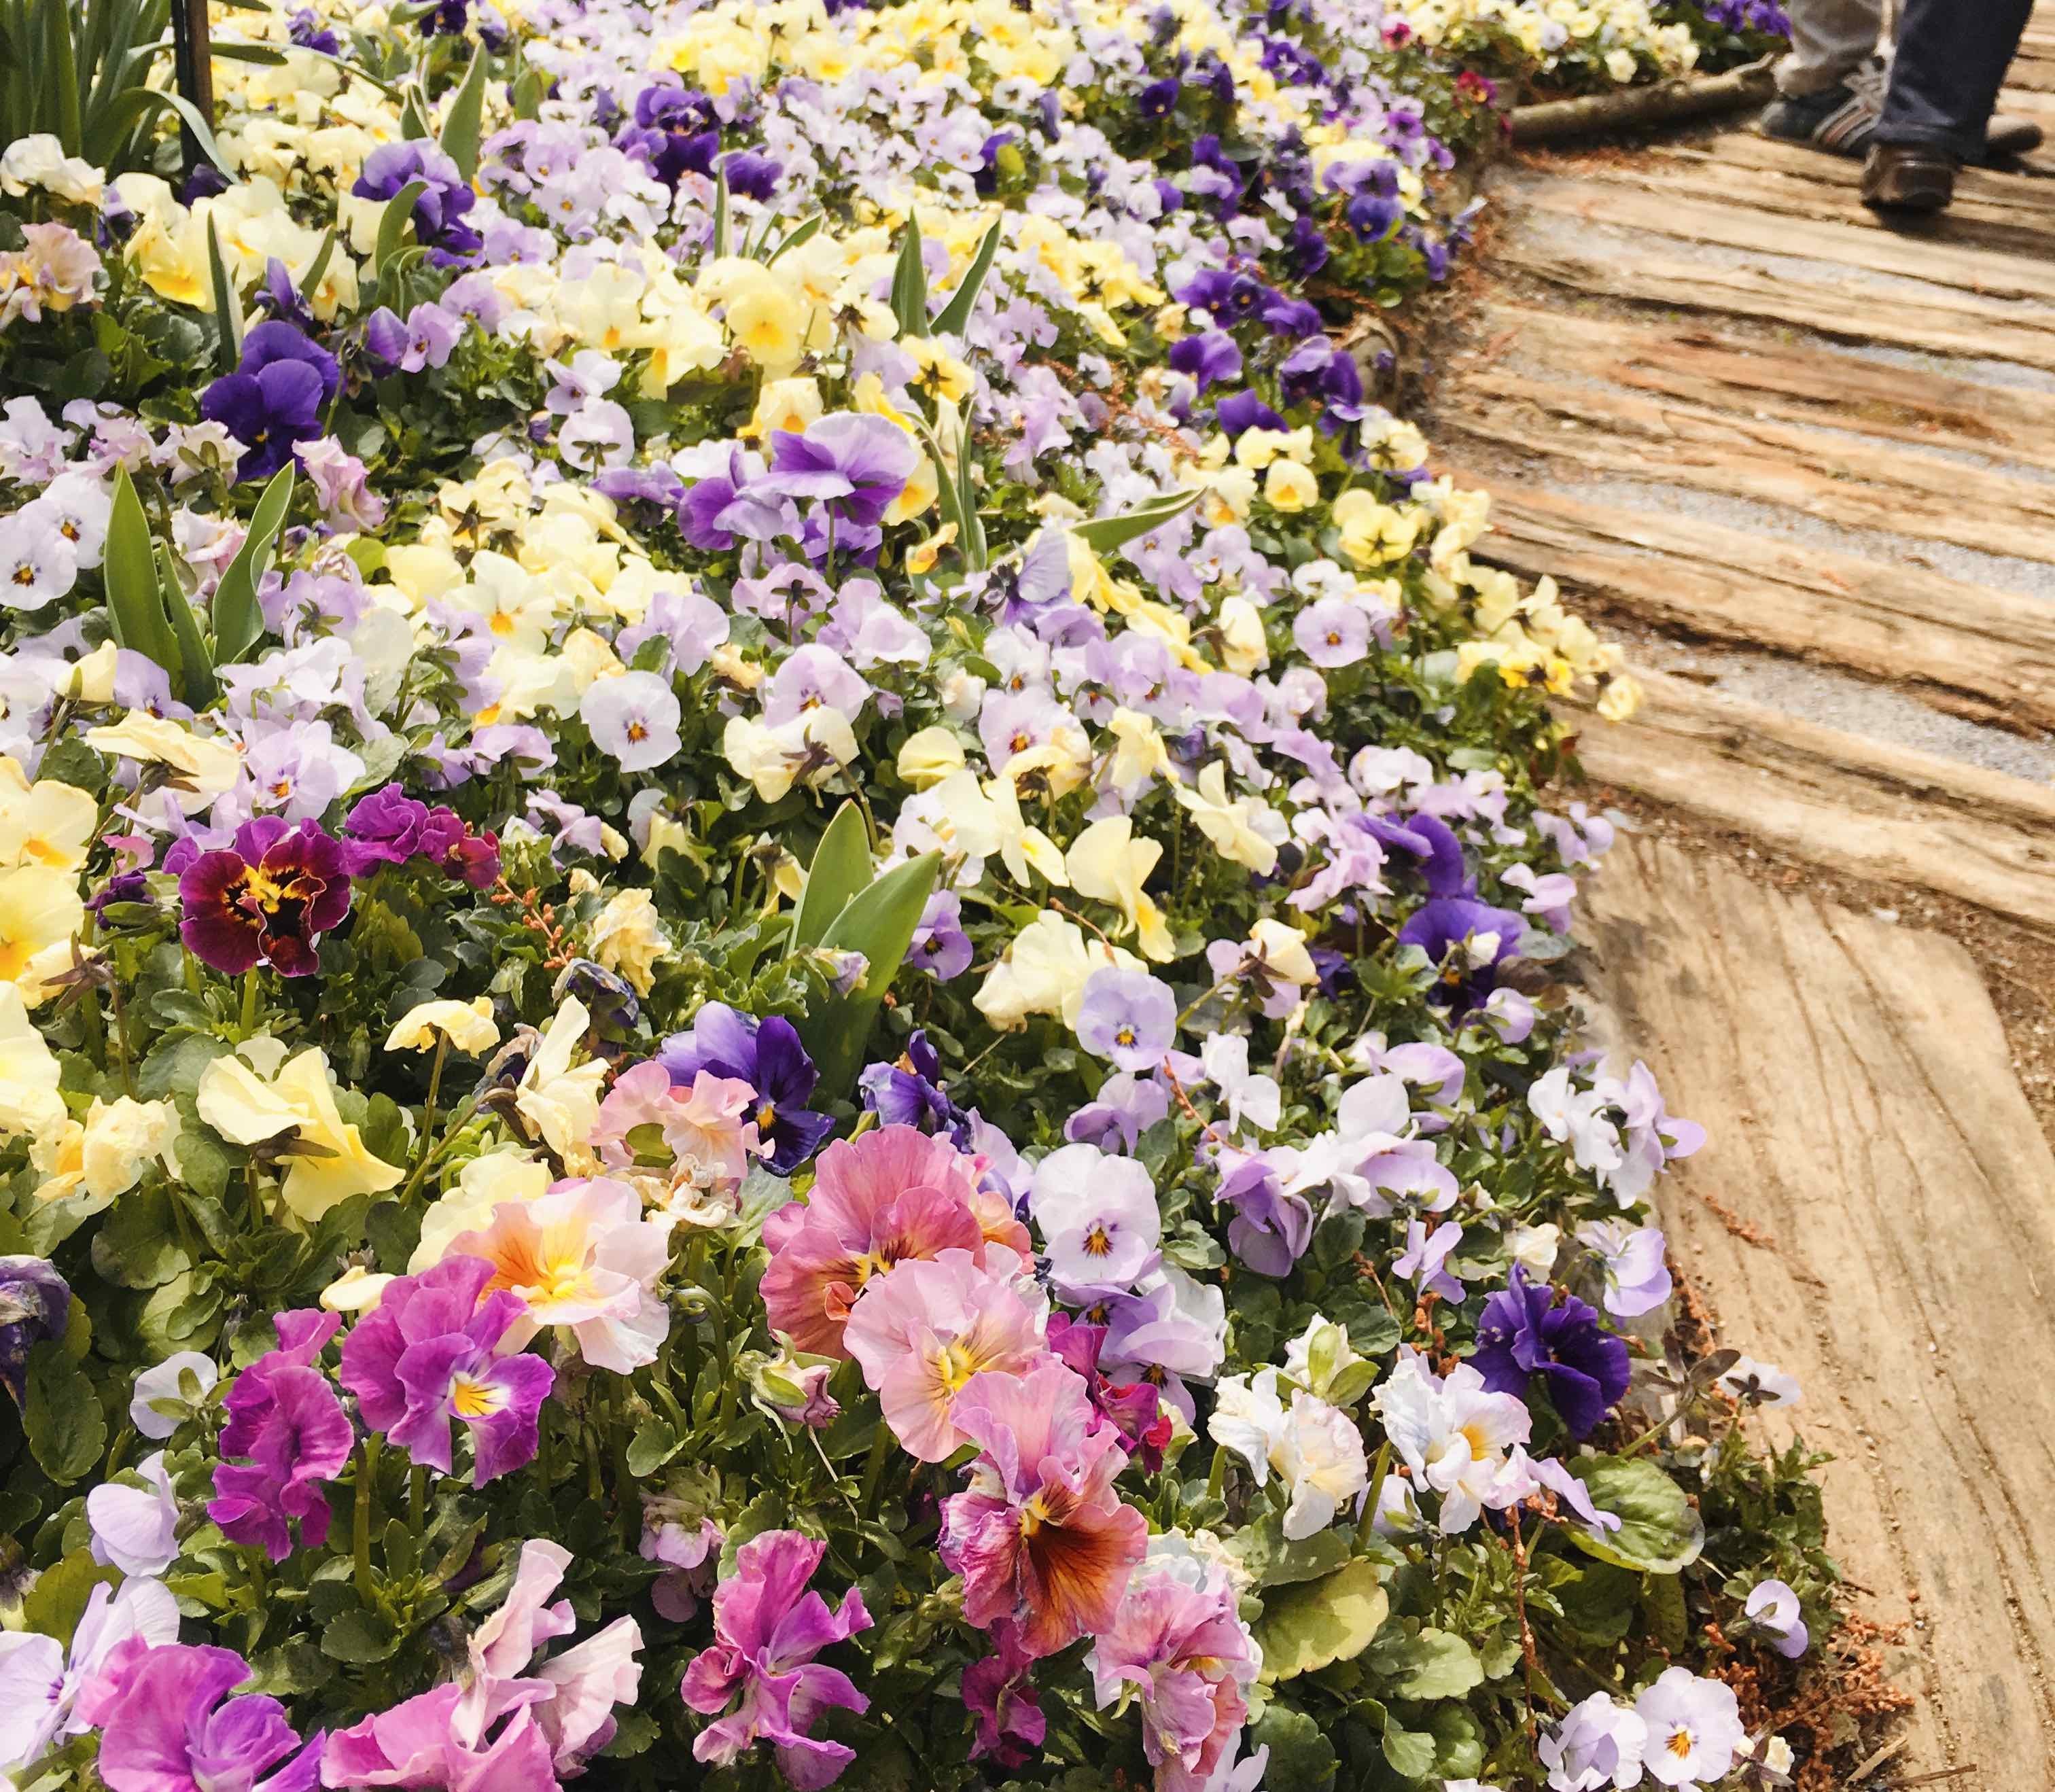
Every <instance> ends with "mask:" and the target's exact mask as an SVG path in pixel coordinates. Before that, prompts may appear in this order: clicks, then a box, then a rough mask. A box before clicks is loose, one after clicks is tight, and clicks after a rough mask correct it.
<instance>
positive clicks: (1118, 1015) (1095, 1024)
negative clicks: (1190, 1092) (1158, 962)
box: [1077, 965, 1177, 1072]
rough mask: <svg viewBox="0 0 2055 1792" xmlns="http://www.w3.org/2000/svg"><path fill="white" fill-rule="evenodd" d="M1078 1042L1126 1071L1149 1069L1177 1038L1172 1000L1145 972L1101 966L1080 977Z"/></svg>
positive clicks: (1093, 1053) (1162, 986) (1170, 995)
mask: <svg viewBox="0 0 2055 1792" xmlns="http://www.w3.org/2000/svg"><path fill="white" fill-rule="evenodd" d="M1077 1033H1078V1043H1079V1044H1080V1045H1082V1046H1083V1048H1085V1049H1086V1050H1087V1052H1091V1054H1092V1056H1095V1057H1098V1058H1110V1059H1111V1060H1113V1062H1114V1064H1116V1065H1117V1066H1118V1067H1119V1068H1121V1069H1122V1070H1125V1071H1130V1072H1132V1071H1144V1070H1154V1069H1155V1068H1156V1067H1157V1066H1158V1064H1162V1061H1163V1055H1164V1053H1165V1052H1168V1051H1169V1049H1170V1046H1171V1044H1172V1042H1173V1040H1175V1039H1176V1038H1177V997H1175V996H1173V995H1172V994H1171V993H1170V988H1169V985H1168V984H1166V983H1162V982H1160V981H1158V980H1157V979H1156V978H1155V977H1151V976H1150V974H1149V973H1148V972H1146V971H1127V970H1122V969H1119V968H1118V967H1117V966H1115V965H1102V966H1101V967H1100V968H1099V969H1098V970H1095V971H1094V972H1093V973H1091V976H1090V977H1088V978H1087V979H1086V981H1085V989H1084V997H1083V1004H1082V1005H1081V1006H1080V1007H1079V1011H1078V1026H1077Z"/></svg>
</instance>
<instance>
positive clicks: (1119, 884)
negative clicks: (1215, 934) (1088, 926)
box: [1063, 815, 1177, 964]
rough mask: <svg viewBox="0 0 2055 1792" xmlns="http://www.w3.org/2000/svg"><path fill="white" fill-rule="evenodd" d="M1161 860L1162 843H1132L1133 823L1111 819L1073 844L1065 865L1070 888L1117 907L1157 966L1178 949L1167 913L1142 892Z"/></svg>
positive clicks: (1119, 817)
mask: <svg viewBox="0 0 2055 1792" xmlns="http://www.w3.org/2000/svg"><path fill="white" fill-rule="evenodd" d="M1162 856H1163V848H1162V845H1161V844H1160V843H1158V842H1157V841H1154V840H1149V839H1141V840H1138V839H1135V838H1134V822H1133V820H1132V819H1130V817H1128V816H1126V815H1108V816H1107V817H1106V819H1103V820H1102V821H1095V822H1094V823H1092V824H1091V827H1087V829H1086V830H1085V831H1084V832H1083V833H1082V834H1080V835H1079V836H1078V837H1077V839H1075V840H1074V841H1072V842H1071V850H1070V851H1069V852H1068V853H1067V854H1066V855H1064V860H1063V862H1064V864H1065V866H1067V868H1068V870H1069V871H1070V874H1071V886H1072V888H1074V889H1075V890H1076V891H1077V892H1078V894H1079V895H1081V896H1089V897H1091V898H1092V899H1093V900H1094V901H1095V902H1110V903H1112V904H1113V905H1114V906H1115V907H1117V908H1118V910H1120V912H1121V914H1122V917H1123V918H1124V919H1125V922H1126V926H1127V928H1130V929H1132V930H1134V933H1135V934H1136V935H1137V937H1138V939H1139V941H1140V944H1141V946H1142V953H1143V955H1144V956H1145V957H1150V958H1153V959H1154V960H1155V961H1157V962H1158V964H1163V963H1166V962H1167V961H1169V960H1170V959H1172V958H1174V957H1177V945H1176V943H1175V941H1173V940H1172V938H1171V937H1170V930H1169V928H1168V927H1167V926H1165V925H1164V922H1163V911H1162V910H1161V909H1160V908H1158V906H1156V903H1155V902H1154V899H1153V898H1150V895H1149V894H1148V893H1147V892H1146V890H1143V888H1142V885H1143V884H1144V883H1145V882H1147V880H1148V877H1149V874H1150V872H1151V871H1153V870H1155V868H1156V862H1157V860H1158V859H1161V858H1162Z"/></svg>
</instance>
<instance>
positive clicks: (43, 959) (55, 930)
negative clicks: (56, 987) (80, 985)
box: [0, 865, 85, 1008]
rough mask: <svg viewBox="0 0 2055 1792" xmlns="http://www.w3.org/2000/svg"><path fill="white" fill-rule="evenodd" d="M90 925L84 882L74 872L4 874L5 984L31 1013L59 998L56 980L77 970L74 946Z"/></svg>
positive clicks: (1, 955)
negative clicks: (81, 888)
mask: <svg viewBox="0 0 2055 1792" xmlns="http://www.w3.org/2000/svg"><path fill="white" fill-rule="evenodd" d="M83 926H85V902H84V901H83V900H81V898H80V896H79V894H78V879H77V878H76V877H75V876H73V874H72V873H70V872H69V871H57V870H50V869H49V867H48V866H42V865H18V866H15V867H14V869H13V870H8V871H0V982H6V983H10V984H12V985H14V987H15V988H16V989H19V990H20V991H21V992H22V997H23V998H24V999H25V1000H26V1001H27V1002H28V1004H29V1005H30V1007H31V1008H35V1007H37V1006H39V1005H41V1004H42V1003H43V1002H45V1001H48V1000H49V997H50V996H51V995H52V994H53V993H54V991H53V985H51V982H50V979H51V978H53V977H58V976H61V974H62V973H65V971H67V970H69V969H71V964H72V943H73V941H74V940H75V939H76V938H77V936H78V933H79V930H80V929H81V927H83Z"/></svg>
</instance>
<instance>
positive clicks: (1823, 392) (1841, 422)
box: [1478, 302, 2055, 472]
mask: <svg viewBox="0 0 2055 1792" xmlns="http://www.w3.org/2000/svg"><path fill="white" fill-rule="evenodd" d="M1478 329H1479V332H1480V334H1481V335H1482V336H1483V337H1485V340H1486V341H1489V342H1490V343H1491V344H1492V345H1493V353H1491V354H1490V355H1489V357H1487V358H1489V359H1491V360H1501V359H1505V358H1506V354H1507V351H1508V350H1511V351H1513V357H1514V358H1516V359H1517V360H1518V361H1521V362H1522V363H1524V364H1528V365H1539V366H1544V367H1548V368H1552V369H1560V370H1562V371H1563V372H1564V373H1568V374H1571V375H1573V376H1575V377H1588V378H1590V379H1592V380H1595V381H1608V382H1611V383H1613V384H1616V385H1623V386H1627V387H1631V388H1632V389H1634V390H1635V391H1637V392H1646V393H1654V394H1659V395H1661V396H1663V397H1669V398H1678V399H1682V400H1686V401H1690V402H1691V403H1694V404H1696V405H1702V406H1703V407H1705V408H1706V409H1709V410H1713V411H1717V412H1728V413H1734V414H1738V415H1740V416H1745V417H1751V418H1754V419H1756V420H1776V421H1778V422H1783V423H1805V424H1820V425H1822V426H1824V427H1825V428H1832V429H1834V430H1836V431H1839V432H1843V433H1845V434H1854V435H1858V436H1872V437H1875V438H1877V439H1879V440H1885V441H1895V442H1911V443H1917V444H1921V445H1923V446H1924V447H1927V448H1939V449H1941V450H1943V451H1945V452H1949V453H1954V454H1974V455H1979V456H1984V457H1986V458H1988V459H1993V460H2000V461H2003V462H2009V463H2010V464H2013V465H2014V466H2018V467H2033V468H2044V469H2045V470H2047V471H2049V472H2055V435H2051V432H2050V431H2049V400H2048V396H2047V394H2046V393H2040V392H2032V391H2019V390H2014V389H2011V388H2009V387H2005V386H1994V385H1984V384H1982V383H1980V382H1978V381H1973V380H1964V379H1958V378H1956V377H1953V376H1950V375H1948V374H1945V373H1935V372H1934V371H1932V370H1931V369H1927V368H1923V367H1895V366H1883V365H1879V364H1878V363H1877V362H1876V361H1872V360H1870V359H1868V357H1864V356H1862V355H1858V354H1855V353H1850V352H1848V350H1845V349H1836V348H1832V347H1830V346H1828V345H1827V344H1825V343H1824V342H1817V341H1809V342H1807V343H1805V344H1804V345H1803V346H1801V347H1798V348H1793V347H1789V346H1785V345H1781V344H1778V343H1775V342H1769V341H1762V340H1760V339H1756V338H1750V337H1738V336H1733V335H1729V334H1726V333H1724V332H1722V331H1720V330H1715V329H1711V328H1708V327H1705V326H1685V327H1683V328H1681V329H1680V328H1678V326H1676V325H1674V324H1673V323H1668V322H1663V323H1655V324H1648V323H1642V324H1631V323H1627V322H1623V321H1622V320H1620V319H1619V318H1605V319H1603V320H1601V319H1598V318H1584V317H1579V316H1577V315H1576V314H1573V313H1571V312H1567V311H1556V310H1548V309H1547V308H1545V307H1544V306H1530V305H1514V304H1507V303H1502V302H1493V303H1491V304H1488V305H1485V306H1481V307H1480V308H1479V311H1478Z"/></svg>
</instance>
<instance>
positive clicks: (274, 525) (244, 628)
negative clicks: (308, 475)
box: [214, 460, 293, 665]
mask: <svg viewBox="0 0 2055 1792" xmlns="http://www.w3.org/2000/svg"><path fill="white" fill-rule="evenodd" d="M292 507H293V464H292V462H290V460H289V461H287V462H286V464H285V465H284V466H282V467H281V468H279V469H278V472H275V473H274V474H273V475H272V476H271V482H270V484H268V485H266V487H264V490H263V492H262V495H261V496H259V497H258V500H257V508H256V509H255V511H253V512H252V513H251V515H250V533H249V534H248V535H245V536H244V537H243V546H242V547H240V548H239V549H238V550H237V551H236V555H235V559H233V560H231V561H230V562H229V563H228V570H227V572H225V573H223V574H222V575H221V583H220V584H219V585H218V586H215V593H214V663H215V665H235V663H236V662H237V661H239V660H240V659H241V658H242V657H243V655H244V654H245V653H248V652H249V651H250V649H251V647H253V646H254V645H256V642H257V640H258V637H259V636H261V635H262V634H263V632H264V613H263V611H262V610H261V609H260V608H259V607H258V602H257V582H258V579H260V578H262V577H263V576H264V574H265V573H266V571H267V570H270V564H271V548H272V544H273V543H274V542H276V541H277V540H278V531H279V530H280V529H281V528H282V527H284V526H285V521H286V512H287V511H290V509H291V508H292Z"/></svg>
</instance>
